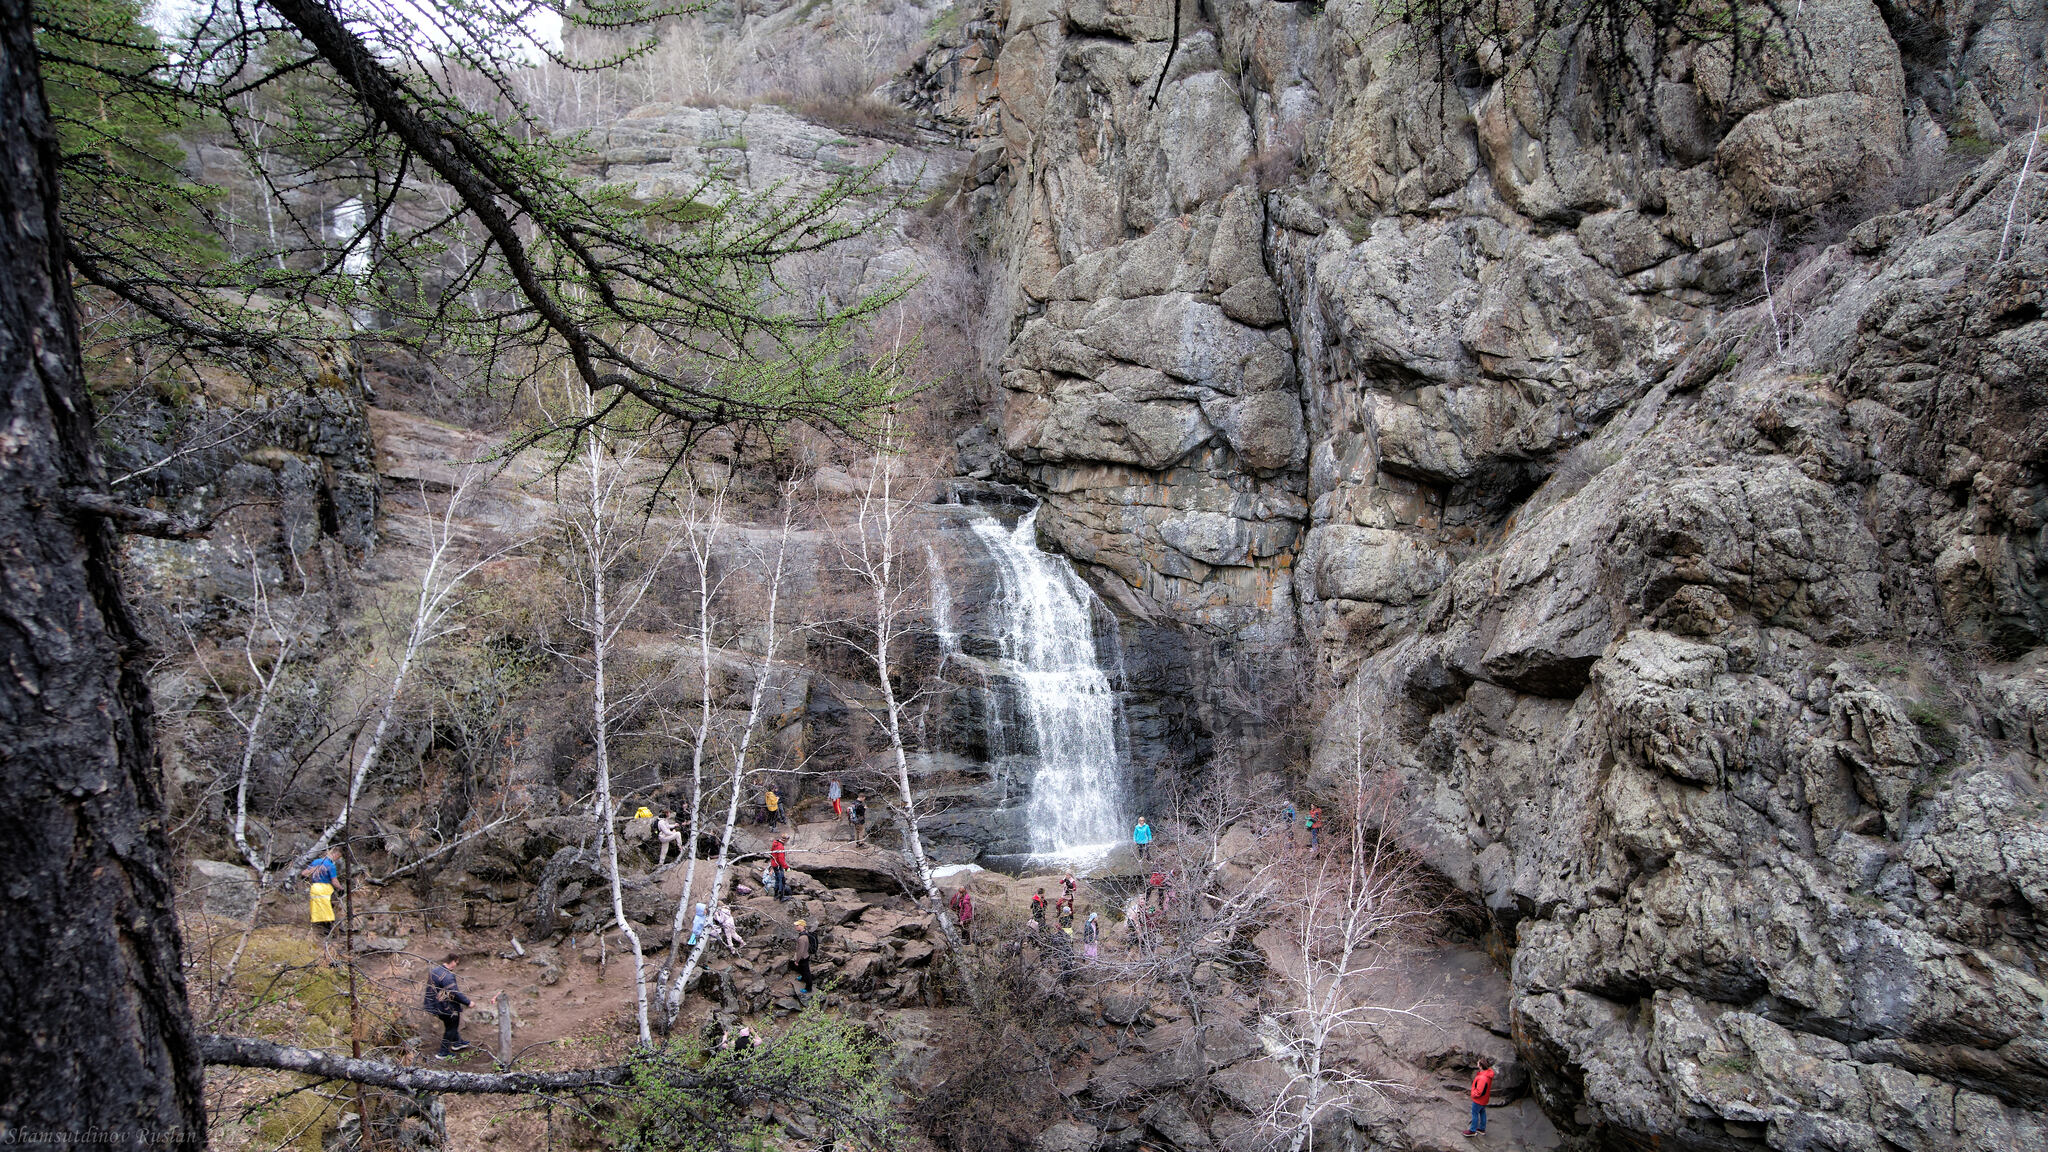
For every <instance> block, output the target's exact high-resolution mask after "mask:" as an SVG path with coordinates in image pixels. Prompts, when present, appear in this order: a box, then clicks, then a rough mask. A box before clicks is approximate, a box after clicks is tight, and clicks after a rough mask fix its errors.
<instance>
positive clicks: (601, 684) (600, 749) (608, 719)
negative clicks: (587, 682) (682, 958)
mask: <svg viewBox="0 0 2048 1152" xmlns="http://www.w3.org/2000/svg"><path fill="white" fill-rule="evenodd" d="M638 457H639V453H638V450H637V448H636V447H635V446H634V445H633V444H632V443H630V442H629V443H626V444H618V443H615V442H613V441H612V439H611V438H610V437H608V436H604V435H601V434H596V433H593V434H591V435H589V436H587V437H586V438H585V439H584V441H583V445H582V451H581V453H580V456H579V459H578V460H577V462H576V464H575V465H574V466H573V467H571V468H569V469H568V470H567V473H566V475H565V476H564V478H563V483H562V484H561V485H560V486H559V487H558V489H557V497H556V498H557V500H558V502H559V504H560V507H561V509H562V514H561V527H562V533H563V536H564V538H565V543H566V544H567V547H566V548H565V550H564V553H565V562H566V563H567V565H568V567H569V570H570V579H571V583H572V585H573V587H574V592H575V596H576V600H577V603H576V604H575V606H574V608H573V609H572V611H571V613H570V621H569V622H570V624H571V626H572V627H574V628H575V629H576V630H577V631H579V632H581V633H582V634H583V635H584V636H585V637H587V638H588V641H589V644H590V647H589V650H588V652H587V654H585V655H582V656H575V657H570V659H572V660H573V661H574V662H576V663H578V664H581V665H582V666H583V667H585V668H586V669H587V670H588V671H589V673H590V678H591V693H590V707H591V721H592V728H593V735H592V739H593V740H594V742H595V751H594V759H595V762H596V770H597V795H596V797H595V798H594V800H593V802H592V807H593V814H594V815H595V816H596V818H597V826H598V853H599V856H600V858H601V859H602V861H603V865H604V871H605V877H606V879H607V880H608V881H609V882H610V886H611V897H612V917H613V919H615V920H616V921H617V922H618V925H619V928H620V930H621V931H622V932H624V933H625V936H626V941H627V943H628V944H629V945H630V946H631V948H632V950H633V995H634V1007H635V1013H636V1017H637V1019H638V1022H639V1026H640V1043H641V1046H643V1047H647V1048H651V1047H653V1046H654V1033H653V1030H652V1029H651V1028H650V1027H649V1024H648V1015H647V976H648V973H647V957H646V955H645V953H644V952H643V951H642V949H641V946H640V934H639V933H638V932H636V931H634V929H633V922H632V921H631V920H630V919H628V918H627V916H626V900H625V892H624V888H623V886H622V885H621V883H620V880H619V838H618V820H617V814H616V813H615V812H614V811H613V804H612V763H611V728H612V725H613V723H614V722H615V721H616V720H617V718H618V716H619V714H620V712H621V710H622V707H621V706H622V705H623V704H626V703H629V702H630V696H627V697H619V696H615V695H614V693H613V690H612V683H611V676H612V672H613V657H614V656H615V655H616V653H617V651H618V644H619V633H620V632H621V631H622V630H623V629H624V628H625V626H626V622H627V621H628V620H630V619H631V618H632V616H633V613H634V612H635V611H636V610H637V609H638V608H639V606H640V603H641V601H642V600H643V599H645V598H646V596H647V590H648V588H649V587H650V586H651V585H652V584H653V583H654V578H655V576H656V575H657V574H659V573H660V571H661V567H662V565H663V563H664V562H665V561H666V560H667V559H668V555H669V553H670V551H672V550H673V549H674V548H675V541H674V539H673V538H670V539H669V540H667V541H666V542H651V541H650V540H649V539H648V537H647V535H646V533H645V532H644V531H641V530H640V529H639V528H638V527H636V523H635V522H636V519H637V518H636V517H635V516H634V514H633V508H632V507H631V504H632V500H633V497H634V495H635V490H636V488H637V486H638V485H637V482H636V477H635V476H634V465H635V463H636V462H637V460H638ZM643 551H651V554H647V555H643ZM636 559H637V560H638V561H639V563H640V569H639V571H638V573H637V574H632V575H628V574H627V573H628V569H629V568H630V566H631V565H632V564H633V562H634V561H635V560H636Z"/></svg>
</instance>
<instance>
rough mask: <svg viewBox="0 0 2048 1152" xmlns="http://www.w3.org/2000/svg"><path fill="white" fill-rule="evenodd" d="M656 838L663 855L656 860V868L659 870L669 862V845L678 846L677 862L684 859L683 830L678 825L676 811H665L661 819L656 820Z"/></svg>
mask: <svg viewBox="0 0 2048 1152" xmlns="http://www.w3.org/2000/svg"><path fill="white" fill-rule="evenodd" d="M654 838H655V840H656V841H657V842H658V843H659V844H660V846H661V855H660V856H659V857H657V858H656V859H655V861H654V870H655V871H657V872H659V871H660V870H661V869H662V868H663V867H664V866H665V865H667V864H668V846H669V845H671V844H673V845H675V846H676V862H677V863H681V862H682V859H683V830H682V829H681V828H680V827H678V826H677V825H676V814H675V813H674V812H663V813H662V814H661V819H659V820H656V821H655V822H654Z"/></svg>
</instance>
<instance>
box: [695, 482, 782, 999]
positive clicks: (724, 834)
mask: <svg viewBox="0 0 2048 1152" xmlns="http://www.w3.org/2000/svg"><path fill="white" fill-rule="evenodd" d="M797 489H798V482H797V481H791V482H790V483H789V484H788V485H786V486H785V487H784V489H783V493H782V527H781V530H780V531H779V532H778V533H777V534H776V537H775V554H774V558H773V559H772V560H771V561H770V562H769V564H768V573H767V576H768V602H767V607H766V611H765V612H764V614H763V619H762V642H761V659H760V662H759V664H757V665H756V666H755V669H754V684H753V689H752V691H751V692H750V693H749V695H748V698H747V718H746V721H745V724H744V726H743V727H742V728H741V729H740V733H739V739H738V742H737V744H736V746H735V747H734V749H733V753H732V762H731V765H730V767H729V769H728V771H727V776H726V781H725V788H726V805H725V825H724V828H723V829H722V830H721V831H720V833H719V838H718V858H717V864H716V865H715V867H714V868H713V870H712V874H711V885H710V900H711V901H712V902H714V903H715V902H717V901H718V900H720V899H722V898H723V896H722V894H723V893H724V892H725V890H726V880H727V876H728V874H729V873H730V871H731V868H732V834H733V829H734V828H735V827H737V826H738V824H739V817H740V804H741V803H742V798H743V797H744V795H745V793H746V779H747V759H748V756H749V753H750V752H751V751H752V749H753V741H754V733H755V732H757V731H758V730H759V729H760V726H761V721H762V719H763V718H764V717H763V709H764V708H765V707H766V705H767V700H768V691H769V689H770V686H771V685H773V684H775V683H776V674H775V652H776V633H775V624H776V615H777V611H778V609H779V607H780V604H781V599H782V580H783V575H784V573H785V572H786V571H787V570H788V565H789V543H790V533H791V529H792V528H793V526H794V524H795V516H796V503H797V501H796V493H797ZM706 659H707V663H706V670H705V695H706V698H707V699H708V698H709V695H710V671H709V664H708V656H707V658H706ZM777 694H778V695H780V692H779V688H778V693H777ZM708 723H709V713H708V711H707V713H706V724H707V726H708ZM697 754H698V755H699V756H701V755H702V744H701V741H700V743H699V746H698V749H697ZM691 835H692V837H693V839H692V840H691V842H690V847H689V851H690V853H691V854H692V856H693V857H694V855H695V853H696V847H697V846H696V841H695V839H694V837H695V835H696V825H695V822H694V820H693V822H692V825H691ZM692 862H693V864H694V859H693V861H692ZM690 898H691V891H690V886H689V883H688V881H687V880H686V881H685V882H684V885H683V897H682V899H681V900H680V901H678V902H677V904H676V916H675V924H674V926H673V928H672V929H671V931H670V934H669V955H668V964H667V967H666V969H665V973H667V974H672V975H671V976H670V979H669V981H668V988H667V999H666V1003H665V1007H666V1009H667V1016H666V1024H667V1026H668V1027H671V1028H672V1027H674V1026H675V1020H676V1015H677V1013H679V1012H680V1011H681V1010H682V1006H683V995H684V993H686V992H687V991H688V990H689V987H690V981H691V980H692V979H694V978H695V976H696V974H697V969H698V967H699V966H700V965H701V964H702V963H703V959H704V950H705V948H707V947H709V946H710V943H711V937H712V935H713V934H712V933H711V932H709V931H706V932H705V933H704V935H703V936H702V937H700V938H699V939H698V941H697V943H696V945H695V946H693V947H692V948H691V949H690V954H689V956H688V957H687V958H685V959H684V960H683V967H682V971H681V972H679V973H678V972H676V959H677V953H678V951H679V950H680V948H681V944H682V939H683V924H684V922H685V918H686V917H687V916H688V915H689V908H690Z"/></svg>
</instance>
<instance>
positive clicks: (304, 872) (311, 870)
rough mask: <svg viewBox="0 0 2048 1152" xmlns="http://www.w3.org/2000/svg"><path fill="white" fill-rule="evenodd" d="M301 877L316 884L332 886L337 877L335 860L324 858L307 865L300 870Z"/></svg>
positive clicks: (329, 857) (328, 857)
mask: <svg viewBox="0 0 2048 1152" xmlns="http://www.w3.org/2000/svg"><path fill="white" fill-rule="evenodd" d="M299 875H301V876H303V877H305V878H306V879H307V880H308V881H311V882H312V883H314V884H332V883H334V877H335V869H334V858H333V857H331V856H322V857H320V858H319V859H317V860H314V861H313V862H312V863H310V864H307V865H306V866H305V867H304V868H301V869H299ZM329 895H332V893H329Z"/></svg>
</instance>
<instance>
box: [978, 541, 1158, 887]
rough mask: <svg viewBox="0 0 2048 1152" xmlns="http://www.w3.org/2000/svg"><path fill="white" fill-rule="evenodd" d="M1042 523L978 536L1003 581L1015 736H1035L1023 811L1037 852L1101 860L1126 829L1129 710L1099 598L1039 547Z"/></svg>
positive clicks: (1004, 648)
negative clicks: (1121, 697)
mask: <svg viewBox="0 0 2048 1152" xmlns="http://www.w3.org/2000/svg"><path fill="white" fill-rule="evenodd" d="M1036 519H1037V513H1035V512H1033V513H1029V514H1026V515H1025V516H1024V518H1023V519H1022V520H1020V521H1019V522H1018V524H1017V527H1016V528H1015V529H1014V530H1006V529H1005V528H1004V527H1003V526H1002V525H1001V524H1000V523H998V522H997V521H995V520H994V519H985V520H977V521H975V523H974V534H975V535H976V536H977V537H979V538H980V539H981V541H982V543H983V544H984V545H986V546H987V548H988V551H989V555H990V556H992V557H994V559H995V561H996V567H997V569H998V570H999V571H1000V573H1001V576H1002V585H1003V603H1002V605H1001V609H1002V611H1001V620H1002V633H1001V636H1000V637H999V640H1000V643H1001V663H1002V667H1003V671H1004V672H1005V673H1007V674H1008V675H1009V676H1010V677H1011V678H1012V679H1013V680H1014V682H1015V684H1016V687H1017V700H1016V711H1017V718H1018V720H1019V721H1020V723H1019V725H1018V727H1019V728H1020V729H1022V731H1021V732H1018V733H1016V735H1024V736H1028V738H1029V740H1030V747H1029V748H1028V749H1017V750H1015V751H1016V752H1021V753H1022V754H1025V755H1029V756H1030V757H1031V758H1032V759H1034V760H1035V761H1036V762H1037V763H1036V771H1035V773H1034V774H1033V777H1032V785H1031V798H1030V800H1029V801H1028V802H1027V804H1026V805H1025V811H1024V814H1025V821H1026V826H1027V827H1028V829H1029V831H1030V835H1031V851H1032V854H1033V855H1034V856H1040V857H1069V858H1071V857H1086V856H1094V855H1099V854H1102V853H1106V852H1108V851H1109V850H1110V849H1112V848H1114V847H1116V846H1117V845H1118V844H1120V843H1122V842H1123V839H1124V837H1125V835H1126V834H1127V833H1128V828H1127V827H1126V825H1125V823H1124V805H1123V781H1124V777H1125V775H1126V771H1125V767H1126V761H1127V759H1128V757H1127V753H1126V749H1125V746H1124V740H1123V723H1122V719H1123V718H1122V708H1121V705H1120V703H1119V701H1118V698H1117V691H1116V687H1115V686H1114V685H1113V684H1111V682H1110V678H1109V676H1108V675H1107V674H1106V673H1105V672H1104V671H1103V666H1102V661H1101V659H1100V658H1099V656H1098V653H1097V651H1096V635H1095V612H1094V602H1095V597H1094V594H1093V593H1091V592H1090V591H1089V590H1088V586H1087V585H1086V584H1084V583H1082V582H1081V578H1080V577H1079V576H1077V575H1075V573H1074V570H1073V569H1072V568H1070V567H1069V566H1068V565H1067V564H1066V562H1065V561H1063V560H1060V559H1058V558H1056V557H1052V556H1048V555H1046V554H1045V553H1043V552H1041V551H1039V550H1038V536H1037V526H1036ZM1118 659H1119V662H1120V660H1121V654H1120V653H1119V654H1118ZM991 735H992V736H993V735H994V733H991ZM1004 742H1005V743H1016V742H1017V741H1016V739H1015V736H1012V737H1011V738H1010V739H1009V740H1006V741H1004ZM1011 751H1012V750H1011V749H1004V748H995V749H992V752H995V753H997V754H998V755H999V756H1000V755H1001V754H1002V753H1005V752H1011Z"/></svg>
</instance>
